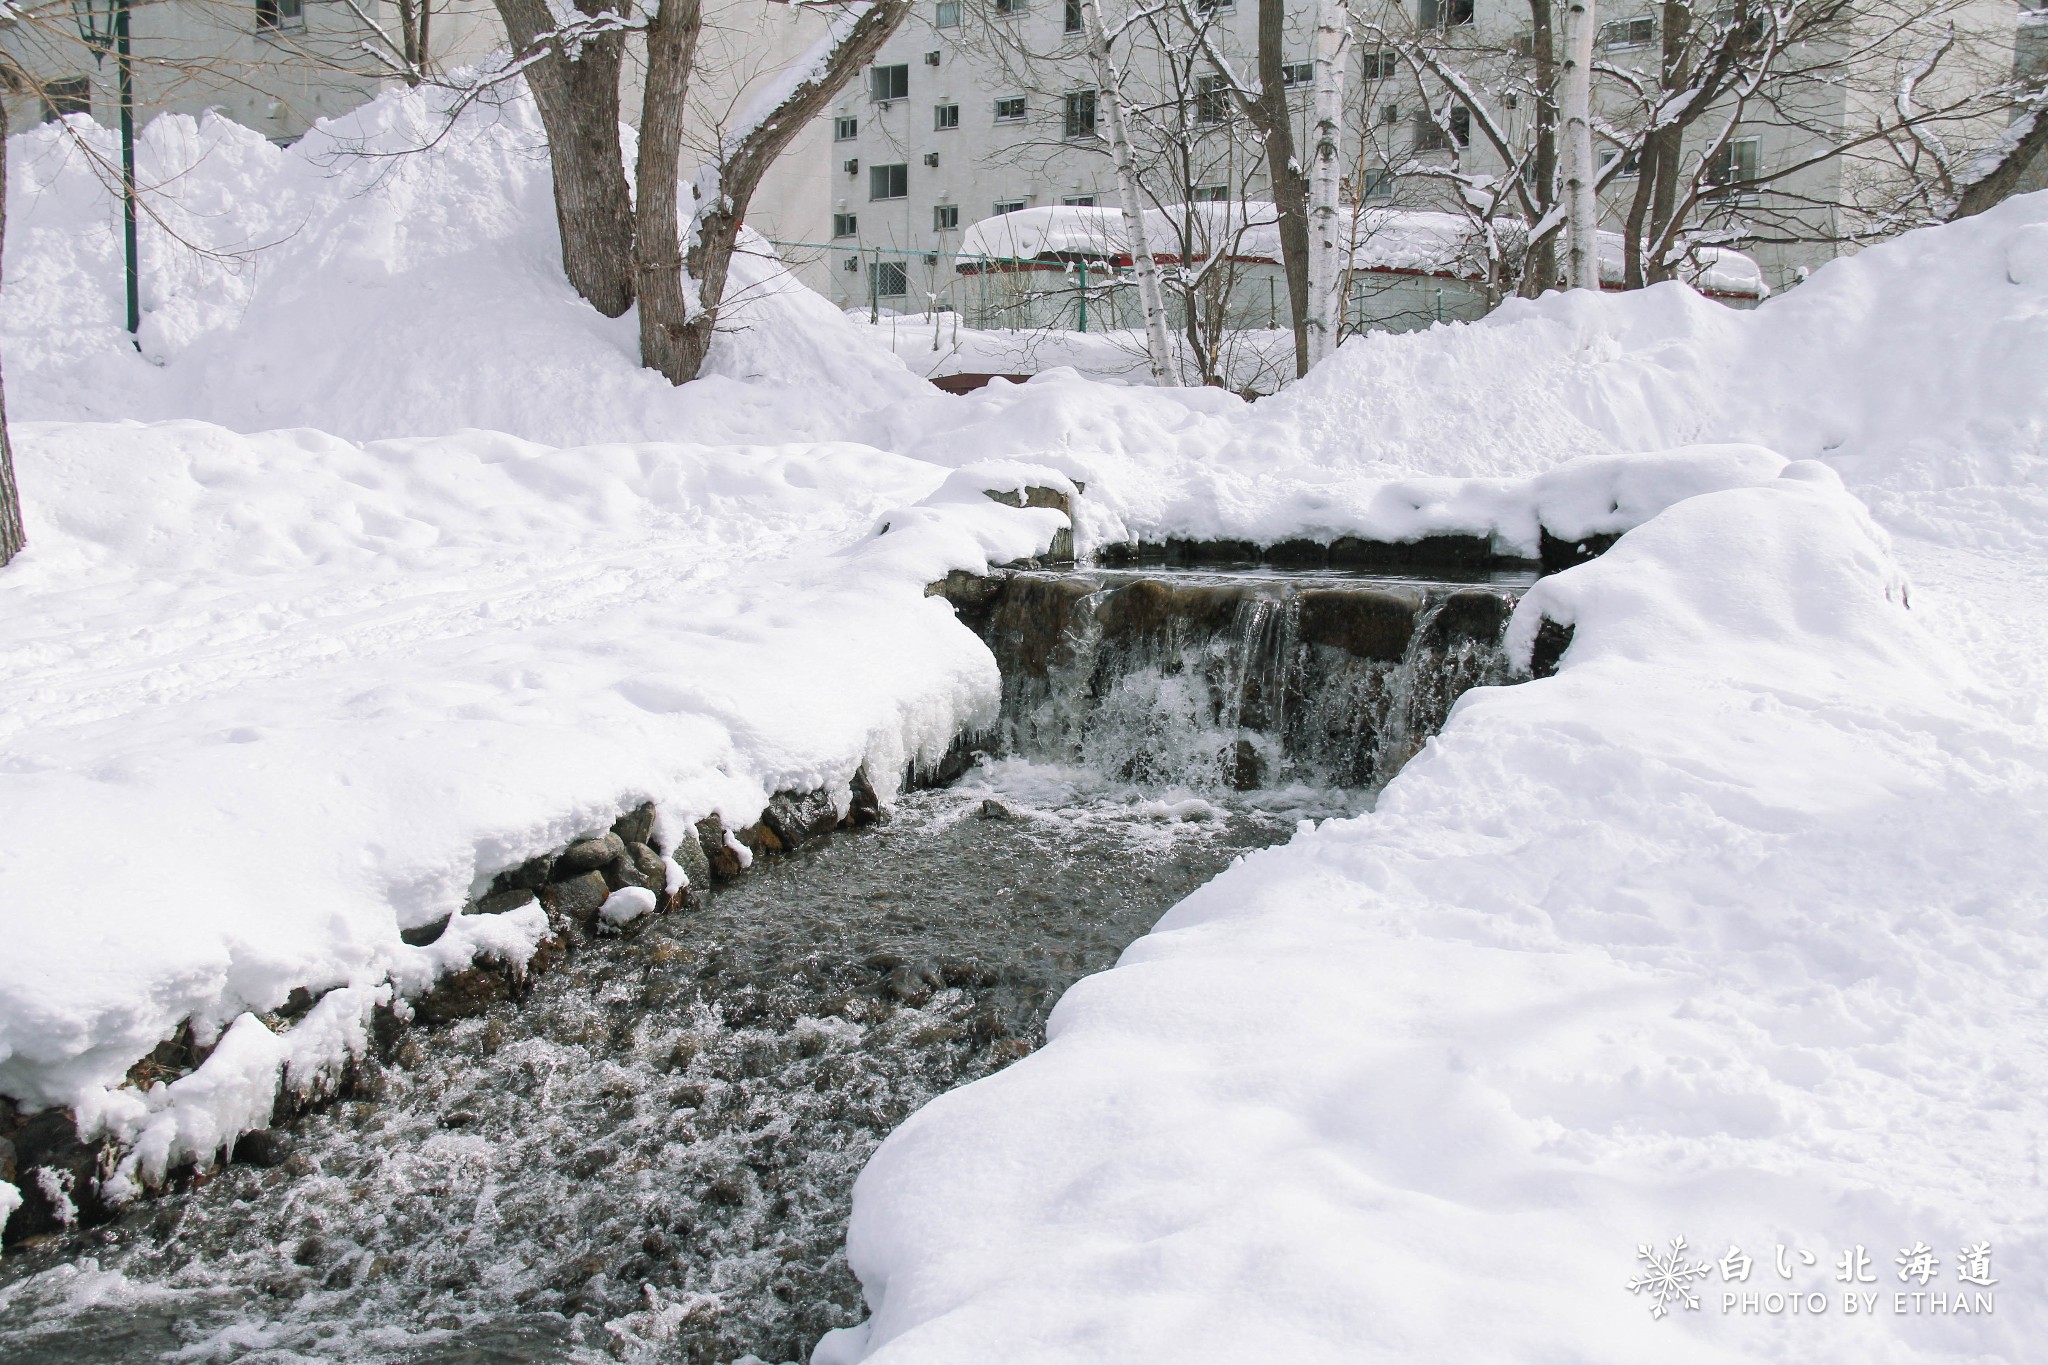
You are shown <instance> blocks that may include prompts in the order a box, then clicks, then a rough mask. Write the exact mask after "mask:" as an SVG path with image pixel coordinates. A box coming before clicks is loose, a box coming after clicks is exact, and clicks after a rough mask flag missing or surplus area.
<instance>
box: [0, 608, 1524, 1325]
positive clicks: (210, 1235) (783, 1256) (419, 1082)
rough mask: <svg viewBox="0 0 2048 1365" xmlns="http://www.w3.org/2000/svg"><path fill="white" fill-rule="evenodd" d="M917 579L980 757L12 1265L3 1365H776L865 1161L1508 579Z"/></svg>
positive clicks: (1354, 758) (1361, 759)
mask: <svg viewBox="0 0 2048 1365" xmlns="http://www.w3.org/2000/svg"><path fill="white" fill-rule="evenodd" d="M946 591H947V595H948V596H949V597H951V598H952V599H953V600H954V602H955V604H956V606H958V607H959V608H960V611H961V615H962V618H963V619H964V620H966V621H967V622H968V623H969V624H970V625H972V626H973V627H974V628H975V629H977V630H978V631H980V632H981V634H982V637H983V638H984V639H986V640H987V641H988V642H989V644H990V646H991V648H993V649H994V651H995V654H996V657H997V659H998V661H999V662H1000V664H1001V666H1002V672H1003V704H1002V712H1001V719H1000V722H999V727H998V728H999V733H997V734H995V735H991V736H983V737H980V738H981V740H982V744H981V747H982V748H984V749H993V750H995V751H997V756H996V757H995V759H994V761H991V762H988V763H985V764H983V765H982V766H980V767H979V768H977V769H976V770H975V771H973V772H972V773H970V774H968V775H967V776H966V777H965V779H964V780H962V781H961V782H959V783H957V784H956V785H954V786H952V787H950V788H947V789H945V790H941V791H929V792H916V793H912V794H910V795H908V796H906V797H905V798H904V799H903V800H902V801H901V802H899V804H898V805H897V807H896V809H895V811H894V813H893V815H892V817H891V818H890V819H889V820H888V821H886V822H884V823H882V824H880V825H877V826H875V827H872V828H869V829H866V830H863V831H862V832H860V833H858V834H852V835H847V836H835V837H833V838H830V839H821V840H818V841H817V842H816V843H814V844H806V845H804V846H802V847H801V848H799V849H798V850H797V851H796V852H795V853H793V854H791V855H789V856H787V857H784V858H780V859H772V860H764V861H763V862H762V863H761V864H760V865H758V866H757V867H756V869H755V870H754V871H753V872H752V873H750V874H749V875H748V876H746V877H743V878H741V879H739V880H736V881H732V882H729V883H725V884H723V885H721V886H720V887H719V888H717V889H716V890H715V891H713V892H712V893H711V894H710V895H709V896H708V897H707V898H706V899H705V900H704V901H703V902H702V903H701V904H699V906H698V907H697V908H696V909H694V910H693V911H690V912H688V913H678V914H673V915H667V916H658V917H649V919H648V920H646V921H643V922H642V923H640V924H639V925H636V926H635V927H633V928H632V929H630V930H629V931H628V932H627V933H626V934H625V935H624V936H622V937H621V938H618V939H606V940H596V939H592V938H590V937H588V936H587V935H578V936H577V937H576V938H575V939H574V941H573V943H572V944H571V947H570V950H569V952H568V953H567V955H566V959H565V961H564V962H563V963H562V964H561V965H559V966H558V967H557V968H556V969H555V970H554V971H552V972H551V973H549V974H548V975H546V976H542V977H540V978H538V980H537V981H536V982H535V983H534V984H533V986H532V988H531V990H530V991H529V992H528V993H527V994H526V995H525V997H524V998H523V999H522V1000H520V1001H517V1002H514V1001H509V1000H506V1001H499V1002H497V1003H495V1004H493V1005H491V1006H490V1007H489V1009H488V1011H487V1012H486V1013H484V1014H482V1015H480V1016H478V1017H476V1018H472V1019H468V1020H463V1021H460V1022H456V1023H453V1024H448V1025H443V1026H439V1027H433V1028H421V1029H419V1030H417V1031H416V1032H414V1033H412V1034H409V1035H405V1036H404V1037H403V1038H402V1039H394V1040H392V1041H391V1042H390V1043H389V1044H388V1045H386V1046H383V1047H380V1048H379V1049H378V1050H377V1051H376V1052H375V1053H374V1054H373V1055H371V1056H369V1057H366V1058H365V1059H364V1060H363V1063H362V1065H361V1066H360V1068H359V1074H358V1075H357V1076H356V1077H355V1079H354V1082H353V1084H352V1087H351V1090H350V1093H349V1094H348V1095H347V1096H346V1097H344V1099H343V1100H342V1101H341V1102H340V1103H337V1104H335V1105H333V1106H332V1107H330V1108H328V1109H325V1110H322V1111H320V1112H317V1113H314V1114H310V1115H306V1116H303V1117H301V1118H300V1119H297V1120H295V1121H294V1122H293V1123H292V1124H291V1125H290V1126H291V1142H292V1143H293V1149H292V1151H291V1154H290V1156H289V1158H288V1159H287V1160H286V1161H285V1163H284V1164H283V1165H281V1166H277V1167H275V1168H270V1169H258V1168H255V1167H251V1166H243V1165H235V1166H231V1167H228V1168H227V1169H225V1170H223V1171H220V1172H218V1173H215V1174H213V1175H211V1176H210V1177H204V1178H194V1179H191V1180H190V1181H189V1182H185V1183H182V1184H181V1185H180V1187H179V1188H177V1189H175V1190H173V1191H172V1192H170V1193H168V1194H167V1195H165V1196H164V1197H163V1198H162V1199H160V1200H154V1201H142V1202H139V1203H137V1204H135V1205H132V1206H130V1207H129V1208H128V1209H127V1210H125V1211H124V1213H123V1215H122V1216H121V1218H120V1219H119V1220H118V1221H117V1222H116V1223H114V1224H111V1225H108V1226H105V1227H99V1228H74V1229H72V1230H70V1231H68V1232H65V1233H63V1234H61V1235H57V1236H52V1237H49V1238H44V1239H38V1241H39V1244H38V1245H35V1246H31V1247H29V1248H26V1249H25V1250H24V1251H22V1252H21V1253H19V1254H13V1255H10V1256H9V1257H8V1258H7V1260H6V1262H4V1263H0V1365H59V1362H71V1361H76V1360H94V1361H103V1362H108V1363H109V1365H144V1362H148V1361H154V1360H161V1359H165V1358H180V1359H192V1360H210V1361H219V1362H226V1363H232V1362H249V1363H250V1365H255V1362H266V1363H267V1362H271V1361H285V1360H307V1359H317V1360H332V1361H347V1362H355V1361H360V1362H365V1365H372V1363H374V1365H383V1363H384V1362H393V1363H394V1365H452V1363H453V1362H458V1361H459V1362H483V1361H493V1362H505V1365H528V1363H531V1365H540V1363H541V1362H576V1363H578V1365H580V1363H581V1362H590V1363H591V1365H597V1363H598V1362H604V1361H613V1360H620V1359H623V1360H628V1361H637V1360H644V1361H649V1362H655V1361H660V1362H667V1361H681V1362H689V1365H711V1362H720V1361H733V1360H736V1359H744V1358H748V1357H749V1356H752V1357H756V1358H758V1357H766V1358H768V1359H772V1360H791V1359H795V1358H798V1357H801V1356H802V1355H804V1354H805V1353H806V1352H807V1351H808V1349H809V1347H810V1345H811V1343H813V1342H814V1341H815V1340H816V1339H817V1336H818V1334H819V1333H821V1332H822V1331H824V1330H825V1329H826V1328H828V1327H833V1326H839V1325H844V1324H847V1323H850V1322H853V1321H856V1320H858V1318H859V1316H860V1313H861V1309H860V1300H859V1291H858V1287H857V1285H856V1284H855V1282H854V1280H853V1277H852V1274H851V1272H850V1271H849V1269H848V1267H847V1265H846V1263H845V1260H844V1257H843V1255H842V1253H841V1250H840V1248H841V1246H842V1244H843V1237H844V1227H845V1219H846V1216H847V1208H848V1203H849V1198H850V1190H851V1186H852V1182H853V1177H854V1175H855V1173H856V1172H858V1170H859V1169H860V1167H861V1166H862V1164H863V1163H864V1162H865V1160H866V1158H867V1156H868V1154H869V1153H870V1152H872V1151H873V1150H874V1147H875V1145H876V1144H877V1143H879V1142H880V1141H881V1140H882V1138H883V1136H884V1135H886V1134H887V1133H888V1132H889V1130H890V1129H892V1128H893V1127H895V1125H896V1124H897V1123H899V1122H900V1121H901V1120H902V1119H903V1118H904V1117H906V1116H907V1115H908V1114H909V1113H910V1112H911V1111H912V1110H913V1109H915V1108H916V1107H917V1106H918V1105H920V1104H923V1103H924V1102H926V1101H927V1100H929V1099H931V1098H933V1097H934V1096H936V1095H938V1094H940V1093H941V1092H943V1091H945V1090H947V1089H950V1088H951V1087H953V1086H956V1085H960V1084H964V1083H966V1082H969V1081H972V1080H974V1079H976V1078H978V1077H981V1076H984V1075H987V1074H988V1073H990V1072H991V1071H994V1070H996V1069H998V1068H999V1067H1001V1066H1004V1065H1006V1064H1008V1063H1009V1062H1011V1061H1013V1060H1015V1059H1017V1058H1018V1057H1021V1056H1023V1055H1024V1054H1025V1053H1027V1052H1028V1051H1029V1050H1030V1049H1031V1048H1032V1047H1033V1046H1035V1045H1036V1044H1037V1043H1038V1042H1040V1041H1041V1040H1042V1038H1043V1036H1044V1034H1043V1029H1044V1023H1045V1019H1046V1016H1047V1013H1048V1012H1049V1010H1050V1009H1051V1007H1052V1003H1053V1002H1054V1001H1055V1000H1056V999H1058V998H1059V995H1060V994H1061V992H1063V991H1064V990H1065V989H1066V987H1067V986H1068V985H1069V984H1071V983H1072V982H1073V981H1074V980H1075V979H1077V978H1078V977H1080V976H1082V975H1084V974H1086V973H1088V972H1091V971H1099V970H1101V969H1103V968H1105V967H1107V966H1109V965H1110V964H1111V963H1113V962H1114V961H1115V960H1116V957H1117V955H1118V953H1119V952H1121V950H1122V949H1123V947H1124V945H1125V944H1127V943H1129V942H1130V941H1131V939H1133V938H1135V937H1136V936H1137V935H1139V934H1141V933H1143V932H1144V931H1145V929H1146V928H1147V927H1149V926H1150V925H1151V924H1152V923H1153V922H1154V921H1155V920H1156V919H1157V917H1158V916H1159V914H1160V913H1161V912H1162V911H1164V910H1165V909H1166V908H1167V907H1168V906H1170V905H1172V904H1173V903H1174V902H1175V901H1177V900H1179V899H1180V898H1181V897H1182V896H1184V895H1186V894H1187V893H1189V892H1190V891H1192V890H1193V889H1194V888H1195V887H1196V886H1199V885H1200V884H1202V883H1203V882H1204V881H1206V880H1208V879H1209V878H1210V877H1212V876H1214V875H1215V874H1216V873H1217V872H1219V871H1221V870H1222V869H1223V868H1224V867H1226V866H1228V865H1229V864H1230V862H1231V861H1233V860H1234V859H1235V858H1237V857H1238V856H1239V855H1240V854H1242V853H1246V852H1249V851H1251V850H1253V849H1256V848H1259V847H1262V846H1264V845H1266V844H1270V843H1273V842H1275V841H1277V840H1281V839H1284V838H1286V837H1287V835H1288V833H1289V832H1290V831H1291V830H1292V829H1293V828H1294V827H1295V824H1296V821H1297V820H1298V819H1300V818H1302V817H1304V816H1306V817H1313V818H1327V817H1330V816H1336V815H1343V814H1348V813H1351V812H1353V811H1355V810H1356V809H1357V808H1358V805H1359V804H1360V803H1359V802H1358V801H1357V800H1356V798H1357V797H1358V796H1359V794H1360V793H1365V794H1367V795H1368V796H1369V794H1370V792H1371V791H1372V790H1374V789H1376V788H1377V787H1379V786H1381V785H1383V784H1384V783H1385V782H1386V780H1387V779H1388V778H1389V777H1391V776H1392V775H1393V773H1394V772H1395V771H1396V770H1397V769H1398V768H1399V767H1400V765H1401V764H1402V763H1403V762H1405V761H1406V759H1407V758H1408V756H1409V755H1410V754H1411V753H1412V752H1413V751H1414V750H1415V749H1416V748H1417V747H1419V745H1420V744H1421V742H1422V741H1423V740H1424V739H1426V738H1427V736H1429V735H1430V734H1432V733H1434V732H1435V731H1436V729H1437V728H1438V727H1439V726H1441V725H1442V723H1443V720H1444V718H1445V717H1446V716H1447V715H1448V713H1449V711H1450V708H1451V705H1452V703H1453V702H1454V701H1455V700H1456V699H1457V697H1458V696H1459V695H1460V694H1461V693H1463V692H1464V691H1465V690H1467V689H1468V688H1471V687H1474V686H1477V685H1480V684H1483V683H1488V682H1497V681H1504V680H1505V677H1506V668H1505V663H1504V660H1503V658H1502V654H1501V649H1500V639H1501V635H1502V631H1503V629H1504V627H1505V623H1506V619H1507V615H1508V610H1509V608H1510V606H1511V605H1512V603H1513V601H1514V599H1515V597H1516V595H1517V591H1518V590H1517V588H1516V587H1514V586H1512V585H1510V584H1507V583H1505V582H1500V581H1496V582H1493V583H1487V584H1471V585H1459V584H1445V583H1429V582H1423V581H1418V580H1389V579H1378V580H1367V579H1358V578H1344V577H1341V576H1337V575H1330V574H1318V575H1310V576H1280V575H1272V574H1218V573H1187V572H1163V573H1162V572H1151V573H1142V572H1107V571H1105V572H1086V573H1075V574H1064V575H1062V574H1051V573H1038V572H1020V573H1011V574H1004V575H998V576H992V577H987V578H973V579H970V578H968V577H967V576H966V575H958V576H957V577H956V579H955V580H949V582H948V584H947V585H946ZM1176 788H1178V789H1181V790H1180V791H1174V790H1173V789H1176ZM1233 788H1235V789H1247V788H1263V789H1264V790H1260V791H1258V792H1256V793H1253V794H1251V795H1248V796H1235V795H1232V794H1230V789H1233ZM1279 789H1284V790H1279ZM1204 792H1206V793H1207V795H1206V796H1203V795H1197V794H1195V793H1204ZM1162 798H1163V799H1162Z"/></svg>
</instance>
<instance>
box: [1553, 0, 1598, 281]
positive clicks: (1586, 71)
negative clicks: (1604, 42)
mask: <svg viewBox="0 0 2048 1365" xmlns="http://www.w3.org/2000/svg"><path fill="white" fill-rule="evenodd" d="M1594 22H1595V21H1594V17H1593V0H1565V7H1564V59H1563V61H1562V63H1561V66H1562V68H1563V69H1562V71H1561V73H1560V80H1559V82H1558V84H1559V89H1558V100H1557V104H1558V114H1559V116H1560V117H1561V118H1562V120H1563V122H1564V201H1565V259H1566V263H1567V264H1566V269H1565V284H1566V287H1567V288H1571V289H1595V290H1597V289H1598V288H1599V287H1600V204H1599V200H1598V198H1597V197H1596V192H1595V189H1594V169H1593V27H1594Z"/></svg>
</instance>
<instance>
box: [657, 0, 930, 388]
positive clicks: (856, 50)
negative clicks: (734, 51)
mask: <svg viewBox="0 0 2048 1365" xmlns="http://www.w3.org/2000/svg"><path fill="white" fill-rule="evenodd" d="M671 2H672V3H673V2H674V0H671ZM688 3H689V4H690V5H691V7H692V9H695V8H696V6H697V4H698V3H699V0H688ZM910 6H911V0H872V3H871V4H868V5H865V6H846V7H844V8H842V9H841V10H840V11H839V12H838V13H836V14H834V15H833V16H832V19H831V28H830V29H829V30H828V32H827V34H826V36H825V38H823V39H822V40H820V42H819V43H818V44H817V45H815V46H814V47H813V48H812V49H811V50H810V51H809V52H807V53H805V54H804V55H803V56H801V57H799V58H798V59H797V65H798V66H799V67H800V68H801V69H803V70H806V71H809V72H811V73H812V74H811V75H809V76H808V77H806V78H805V79H804V80H802V81H800V82H798V83H797V85H796V86H795V87H794V88H793V89H791V90H790V91H789V93H788V94H786V95H784V96H783V97H782V99H781V100H780V101H779V102H778V103H777V104H776V105H775V107H774V108H772V109H770V110H768V111H767V112H766V113H764V114H763V115H762V116H761V117H760V118H759V119H758V120H756V121H755V122H754V123H753V124H752V125H750V126H748V127H745V128H742V129H739V130H737V131H736V132H735V133H734V134H733V135H732V136H731V137H729V138H727V140H726V142H725V145H724V146H722V147H721V148H720V149H719V160H718V161H717V162H716V163H715V164H714V165H712V166H710V167H707V168H705V169H703V170H700V171H699V172H698V174H697V180H696V183H695V184H693V185H692V186H691V192H692V193H693V194H694V195H695V196H697V198H696V219H695V222H694V223H693V224H692V233H691V238H690V243H689V246H688V249H687V251H686V252H685V253H684V258H683V263H684V265H685V266H686V267H687V268H688V269H689V272H690V278H691V279H692V280H694V281H695V282H696V285H697V310H696V311H695V312H694V313H692V314H691V315H690V316H689V317H688V319H686V320H684V321H683V322H682V324H681V326H680V328H679V329H677V330H676V331H675V332H674V333H673V345H674V349H673V351H672V352H670V353H667V354H666V357H665V361H666V363H663V364H656V363H655V360H654V358H653V357H650V356H648V355H647V354H646V352H645V349H644V348H645V345H646V339H647V335H648V332H647V322H646V319H645V318H644V317H643V318H642V320H641V325H640V336H641V342H642V347H643V351H642V355H641V359H642V361H643V362H644V363H646V364H648V365H652V366H653V367H654V368H656V369H659V370H660V371H661V372H662V373H663V374H664V375H667V376H668V379H669V382H671V383H675V384H683V383H687V382H689V381H690V380H692V379H695V378H696V377H697V376H698V374H700V373H701V372H702V371H703V368H704V361H705V358H706V357H707V356H709V355H710V354H711V339H712V336H713V334H714V333H715V332H716V331H717V328H718V310H719V307H720V305H722V304H723V303H724V301H725V285H726V276H727V273H728V271H729V270H730V269H731V267H732V255H733V246H734V244H735V243H736V242H737V241H738V240H739V234H740V227H741V225H742V224H743V223H744V222H745V221H746V216H747V206H748V205H749V204H750V203H752V202H753V198H754V191H755V190H756V189H758V188H759V187H760V184H761V178H762V177H763V176H765V175H766V174H767V173H768V168H769V167H771V166H773V165H774V164H775V158H777V157H779V156H781V155H782V152H783V149H784V148H786V147H788V146H789V144H790V143H791V142H792V141H793V140H795V138H796V135H797V134H798V133H800V132H802V131H803V129H804V126H805V125H806V124H808V123H809V122H810V121H811V120H812V119H813V118H816V117H817V116H818V114H819V113H820V111H822V110H823V109H824V108H825V106H826V105H828V104H830V103H831V102H832V97H833V96H834V95H837V94H838V93H839V91H840V89H841V87H843V86H844V85H845V84H846V82H847V81H848V80H849V79H851V78H852V76H853V74H854V73H855V72H856V71H859V70H860V69H861V68H862V67H864V66H866V65H867V64H868V62H869V61H871V60H872V59H873V58H874V55H875V53H876V51H877V50H878V49H880V47H881V46H882V44H883V43H885V42H887V41H888V39H889V35H890V34H892V33H894V32H895V31H896V29H897V26H898V25H900V24H901V23H902V22H903V19H904V16H906V15H907V14H909V13H910ZM693 22H694V21H693ZM692 41H693V43H694V39H693V40H692ZM649 75H650V77H651V76H652V70H651V68H650V72H649ZM685 84H686V85H687V76H686V77H685ZM649 91H650V95H652V93H653V90H652V86H651V85H650V87H649ZM676 116H677V117H678V118H680V117H681V113H680V110H678V112H677V115H676ZM652 117H653V115H652V114H651V113H650V112H649V105H648V102H646V101H643V102H642V112H641V116H640V119H641V127H642V129H643V132H642V133H641V137H642V139H643V147H644V139H645V137H646V133H645V131H644V129H645V128H646V127H647V124H648V121H649V120H650V118H652ZM643 164H645V163H644V162H643ZM640 192H641V193H642V194H643V195H644V194H645V193H646V192H647V185H646V182H645V181H643V182H641V186H640ZM643 221H645V220H643ZM643 278H644V277H643ZM676 289H677V292H678V293H679V294H680V292H681V289H682V282H681V280H680V279H678V280H677V282H676ZM665 305H666V301H665V300H664V303H663V306H665ZM664 344H667V341H666V338H665V339H664Z"/></svg>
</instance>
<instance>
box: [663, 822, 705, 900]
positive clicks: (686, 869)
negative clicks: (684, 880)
mask: <svg viewBox="0 0 2048 1365" xmlns="http://www.w3.org/2000/svg"><path fill="white" fill-rule="evenodd" d="M669 856H670V857H672V858H674V859H675V860H676V863H677V865H678V866H680V867H681V868H682V869H683V875H684V876H686V877H688V878H689V879H690V887H691V889H692V890H693V891H698V892H703V891H709V890H710V889H711V860H710V859H709V858H707V857H705V856H704V842H703V840H701V839H699V838H698V837H697V833H696V831H695V830H691V831H689V832H687V833H685V834H684V835H683V837H682V838H681V839H679V840H677V841H676V847H675V851H674V852H673V853H671V854H670V855H669Z"/></svg>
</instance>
